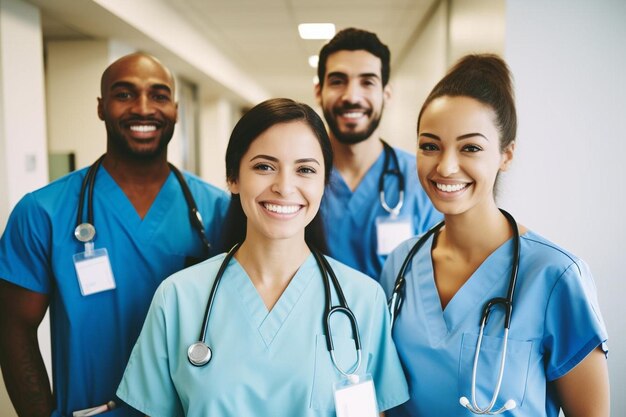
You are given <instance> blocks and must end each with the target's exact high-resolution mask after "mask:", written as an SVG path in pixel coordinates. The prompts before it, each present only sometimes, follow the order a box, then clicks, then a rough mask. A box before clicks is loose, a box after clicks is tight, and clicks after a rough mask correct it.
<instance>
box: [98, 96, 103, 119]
mask: <svg viewBox="0 0 626 417" xmlns="http://www.w3.org/2000/svg"><path fill="white" fill-rule="evenodd" d="M103 107H104V104H103V103H102V99H101V98H100V97H98V118H99V119H100V120H104V111H103Z"/></svg>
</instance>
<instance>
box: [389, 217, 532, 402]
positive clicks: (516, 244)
mask: <svg viewBox="0 0 626 417" xmlns="http://www.w3.org/2000/svg"><path fill="white" fill-rule="evenodd" d="M500 211H501V212H502V214H503V215H504V217H506V219H507V220H508V222H509V225H510V226H511V229H513V258H512V261H511V266H512V267H511V276H510V278H509V289H508V291H507V294H506V298H502V297H496V298H492V299H490V300H488V301H487V302H486V303H485V306H484V307H483V313H482V316H481V319H480V332H479V334H478V341H477V342H476V352H475V353H474V365H473V368H472V391H471V397H472V401H471V403H470V400H468V399H467V397H461V398H460V399H459V402H460V403H461V405H462V406H463V407H465V408H467V409H468V410H470V411H471V412H472V413H474V414H500V413H503V412H505V411H507V410H512V409H514V408H515V407H516V406H517V404H516V403H515V400H512V399H510V400H508V401H506V402H505V403H504V405H503V406H502V407H501V408H499V409H498V410H496V411H493V407H494V405H495V403H496V399H497V398H498V395H499V394H500V386H501V385H502V376H503V375H504V363H505V361H506V347H507V343H508V340H509V328H510V326H511V314H512V312H513V293H514V292H515V283H516V282H517V271H518V269H519V255H520V238H519V231H518V230H517V222H516V221H515V219H514V218H513V216H511V215H510V214H509V213H508V212H506V211H504V210H502V209H500ZM443 225H444V222H443V221H442V222H441V223H439V224H437V225H436V226H434V227H433V228H432V229H430V230H429V231H428V232H426V233H425V234H424V235H423V236H422V237H421V238H420V239H419V240H418V241H417V243H416V244H415V245H413V247H412V248H411V250H410V251H409V253H408V254H407V256H406V258H405V259H404V262H403V263H402V266H401V267H400V271H399V272H398V275H397V278H396V283H395V285H394V288H393V292H392V294H391V297H390V298H389V311H390V313H391V323H392V326H393V323H394V322H395V320H396V319H397V318H398V314H399V313H400V307H401V306H402V302H403V299H404V291H405V286H406V280H405V278H404V275H405V273H406V270H407V269H408V267H409V265H410V263H411V260H412V259H413V257H414V256H415V254H417V252H418V251H419V250H420V248H421V247H422V246H424V243H426V241H427V240H428V239H429V238H430V237H431V236H432V235H433V234H434V233H436V232H437V231H438V230H439V229H441V228H442V227H443ZM498 305H502V306H503V307H504V309H505V313H504V314H505V315H504V344H503V347H502V354H501V356H500V371H499V372H498V382H497V384H496V388H495V390H494V392H493V395H492V397H491V402H490V403H489V405H488V406H487V407H485V408H481V407H479V406H478V404H477V402H476V370H477V368H478V358H479V356H480V347H481V345H482V340H483V331H484V329H485V325H486V324H487V319H488V318H489V313H491V310H492V309H493V308H495V307H496V306H498Z"/></svg>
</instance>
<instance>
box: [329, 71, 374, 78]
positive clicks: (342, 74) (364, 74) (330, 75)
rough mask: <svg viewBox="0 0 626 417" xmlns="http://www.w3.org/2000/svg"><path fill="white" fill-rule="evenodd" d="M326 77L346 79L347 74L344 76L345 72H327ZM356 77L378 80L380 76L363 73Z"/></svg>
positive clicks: (372, 73)
mask: <svg viewBox="0 0 626 417" xmlns="http://www.w3.org/2000/svg"><path fill="white" fill-rule="evenodd" d="M326 77H327V78H331V77H340V78H348V74H346V73H345V72H340V71H335V72H329V73H328V75H327V76H326ZM358 77H359V78H377V79H380V75H378V74H376V73H375V72H364V73H362V74H359V75H358Z"/></svg>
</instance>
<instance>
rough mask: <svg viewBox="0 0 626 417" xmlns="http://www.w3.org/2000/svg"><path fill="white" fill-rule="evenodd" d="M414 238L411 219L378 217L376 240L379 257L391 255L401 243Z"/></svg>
mask: <svg viewBox="0 0 626 417" xmlns="http://www.w3.org/2000/svg"><path fill="white" fill-rule="evenodd" d="M411 237H413V221H412V220H411V218H410V217H391V216H386V217H377V218H376V238H377V241H378V248H377V252H378V254H379V255H389V254H390V253H391V251H392V250H394V249H395V248H396V247H397V246H398V245H399V244H400V243H402V242H404V241H405V240H407V239H409V238H411Z"/></svg>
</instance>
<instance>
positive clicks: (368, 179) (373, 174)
mask: <svg viewBox="0 0 626 417" xmlns="http://www.w3.org/2000/svg"><path fill="white" fill-rule="evenodd" d="M384 162H385V152H384V151H383V152H381V153H380V155H379V156H378V158H377V159H376V161H375V162H374V163H373V164H372V166H371V167H370V168H369V169H368V170H367V172H366V173H365V175H364V176H363V178H362V179H361V181H360V182H359V184H358V185H357V186H356V188H355V190H354V191H352V190H350V187H348V184H346V182H345V180H344V179H343V177H342V176H341V174H340V173H339V171H338V170H337V169H336V168H334V167H333V169H332V171H331V178H330V181H331V185H330V186H331V187H333V188H334V190H335V191H336V192H337V193H338V194H339V195H341V196H342V197H343V198H344V199H345V200H346V201H347V206H348V211H349V212H350V214H351V215H352V216H353V217H355V218H357V219H358V217H363V216H366V215H367V213H368V211H367V210H363V207H369V206H370V201H368V200H369V199H371V198H372V194H373V193H372V190H378V179H379V176H380V173H381V172H382V170H383V165H384ZM377 174H378V175H377ZM376 195H378V193H376Z"/></svg>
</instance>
